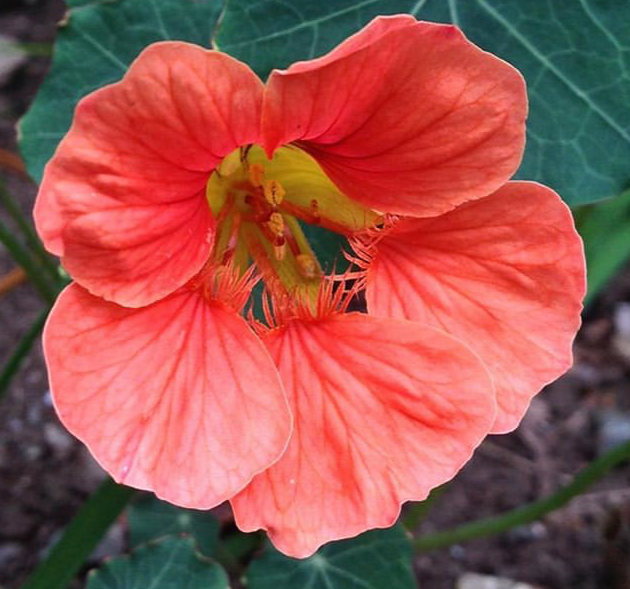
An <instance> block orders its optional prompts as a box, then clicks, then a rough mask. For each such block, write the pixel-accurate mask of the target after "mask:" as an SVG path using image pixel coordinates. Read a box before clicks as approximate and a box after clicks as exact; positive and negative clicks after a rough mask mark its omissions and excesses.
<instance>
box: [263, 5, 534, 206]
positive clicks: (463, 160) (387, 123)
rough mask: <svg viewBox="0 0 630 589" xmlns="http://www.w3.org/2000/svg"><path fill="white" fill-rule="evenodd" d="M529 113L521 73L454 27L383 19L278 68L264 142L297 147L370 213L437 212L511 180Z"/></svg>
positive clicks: (268, 95) (270, 87)
mask: <svg viewBox="0 0 630 589" xmlns="http://www.w3.org/2000/svg"><path fill="white" fill-rule="evenodd" d="M526 114H527V95H526V91H525V83H524V80H523V78H522V76H521V75H520V73H519V72H518V71H517V70H516V69H514V68H513V67H512V66H511V65H509V64H507V63H506V62H504V61H502V60H500V59H499V58H497V57H495V56H494V55H491V54H489V53H485V52H484V51H482V50H481V49H479V48H478V47H476V46H475V45H473V44H472V43H470V42H469V41H468V40H467V39H466V38H465V37H464V36H463V34H462V33H461V31H460V30H459V29H457V28H456V27H453V26H450V25H439V24H433V23H427V22H418V21H416V20H415V19H414V18H412V17H410V16H392V17H379V18H377V19H375V20H374V21H372V23H371V24H369V25H368V26H367V27H366V28H364V29H363V30H362V31H360V32H359V33H357V34H356V35H354V36H353V37H351V38H350V39H348V40H347V41H345V42H344V43H342V44H341V45H340V46H339V47H337V48H336V49H335V50H333V51H332V52H331V53H329V54H328V55H326V56H324V57H321V58H319V59H315V60H312V61H308V62H299V63H297V64H295V65H292V66H291V67H289V68H288V69H287V70H283V71H274V72H272V74H271V76H270V78H269V81H268V83H267V88H266V90H265V99H264V106H263V135H264V146H265V149H266V150H267V152H268V153H271V152H272V151H273V150H274V149H276V148H277V147H279V146H280V145H282V144H286V143H290V142H297V145H298V146H299V147H301V148H302V149H304V150H306V151H308V152H309V153H310V154H311V155H312V156H313V157H314V158H315V159H316V160H317V161H318V162H319V164H320V165H321V166H322V168H323V169H324V171H325V172H326V173H327V174H328V175H329V176H330V178H331V179H332V180H333V182H334V183H335V184H336V185H337V186H338V187H339V189H340V190H341V191H342V192H344V193H345V194H346V195H348V196H349V197H350V198H352V199H354V200H356V201H358V202H360V203H361V204H363V205H365V206H368V207H370V208H373V209H376V210H378V211H381V212H386V213H399V214H407V215H411V216H418V217H424V216H433V215H437V214H440V213H443V212H445V211H448V210H450V209H452V208H454V207H455V206H457V205H459V204H461V203H463V202H466V201H468V200H473V199H476V198H480V197H482V196H485V195H487V194H489V193H490V192H492V191H493V190H496V189H497V188H499V186H501V185H502V184H503V183H505V182H506V181H507V180H508V179H509V178H510V177H511V176H512V174H513V173H514V172H515V171H516V168H517V167H518V165H519V163H520V160H521V157H522V153H523V148H524V143H525V117H526Z"/></svg>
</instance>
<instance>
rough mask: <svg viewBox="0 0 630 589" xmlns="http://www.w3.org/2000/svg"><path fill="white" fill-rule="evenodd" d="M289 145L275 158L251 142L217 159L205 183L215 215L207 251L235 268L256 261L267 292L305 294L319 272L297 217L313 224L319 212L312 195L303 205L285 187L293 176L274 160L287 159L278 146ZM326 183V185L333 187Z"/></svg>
mask: <svg viewBox="0 0 630 589" xmlns="http://www.w3.org/2000/svg"><path fill="white" fill-rule="evenodd" d="M294 149H295V148H281V149H280V150H278V151H279V152H281V153H279V154H277V155H274V160H276V161H275V163H274V160H269V159H268V158H267V157H266V156H265V153H264V151H263V150H262V148H260V147H259V146H257V145H252V146H247V147H241V148H239V149H237V150H235V151H233V152H232V153H230V154H229V155H228V156H227V157H225V158H224V159H223V161H222V162H221V164H220V165H219V166H218V167H217V169H216V170H215V172H214V173H213V174H212V176H211V177H210V180H209V181H208V186H207V198H208V203H209V205H210V208H211V210H212V213H213V215H214V216H215V219H216V221H217V237H216V242H215V247H214V252H213V256H214V260H215V261H216V262H217V263H220V264H227V263H229V262H232V263H234V265H235V266H236V267H237V268H238V269H239V271H240V272H241V274H243V273H245V272H246V271H247V269H248V267H249V266H250V265H251V264H252V263H254V264H256V266H257V267H258V269H259V270H260V272H261V274H262V278H263V280H264V282H265V283H266V286H267V288H268V289H269V290H271V291H272V293H275V294H289V295H293V294H295V291H296V290H302V291H306V293H307V294H308V295H309V297H308V298H311V297H313V296H316V293H317V291H318V290H319V287H320V284H321V281H322V279H323V275H324V274H323V271H322V268H321V266H320V264H319V262H318V260H317V257H316V256H315V253H314V252H313V250H312V249H311V247H310V245H309V243H308V241H307V239H306V237H305V235H304V232H303V231H302V228H301V227H300V223H299V222H298V218H301V219H302V220H303V221H306V222H310V223H316V224H317V223H319V222H320V217H319V214H318V200H317V198H311V199H310V202H309V205H308V209H307V211H304V207H303V204H304V203H303V202H302V201H303V198H302V195H301V194H299V193H298V191H296V190H291V188H293V186H294V184H295V180H294V179H293V178H291V175H290V174H287V171H288V169H289V168H288V167H287V166H284V167H283V166H281V165H280V166H279V165H278V160H282V161H284V160H287V162H288V161H293V160H294V159H295V158H294V157H292V156H293V154H292V153H288V154H287V153H282V151H283V150H285V151H289V152H291V151H293V150H294ZM295 150H296V151H299V150H297V149H295ZM304 156H306V154H304ZM301 157H303V156H301ZM306 157H307V158H308V159H309V160H311V161H313V162H314V160H312V158H310V157H309V156H306ZM314 165H317V164H314ZM318 168H319V166H318ZM294 171H295V170H294ZM320 173H321V175H322V176H323V177H324V179H325V181H327V182H329V183H330V181H329V180H328V179H327V178H326V177H325V175H324V174H323V172H321V170H320ZM285 178H286V179H287V182H286V184H287V185H286V186H285ZM320 181H322V179H321V178H320ZM330 185H331V186H330V187H327V188H332V189H333V190H335V188H334V185H332V183H330ZM278 290H279V291H280V293H278Z"/></svg>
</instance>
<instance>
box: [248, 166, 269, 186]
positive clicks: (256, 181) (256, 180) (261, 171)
mask: <svg viewBox="0 0 630 589" xmlns="http://www.w3.org/2000/svg"><path fill="white" fill-rule="evenodd" d="M247 174H248V176H249V183H250V184H251V185H252V186H253V187H254V188H260V187H261V186H262V185H263V178H264V177H265V168H263V167H262V164H252V165H251V166H249V170H248V171H247Z"/></svg>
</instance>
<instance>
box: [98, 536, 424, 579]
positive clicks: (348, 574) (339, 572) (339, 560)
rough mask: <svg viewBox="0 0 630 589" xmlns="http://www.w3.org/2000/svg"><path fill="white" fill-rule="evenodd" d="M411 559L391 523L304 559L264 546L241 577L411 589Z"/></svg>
mask: <svg viewBox="0 0 630 589" xmlns="http://www.w3.org/2000/svg"><path fill="white" fill-rule="evenodd" d="M411 557H412V549H411V543H410V542H409V540H408V538H407V536H406V535H405V532H404V531H403V529H402V528H401V527H400V526H395V527H393V528H389V529H387V530H373V531H371V532H367V533H365V534H362V535H361V536H358V537H356V538H353V539H351V540H344V541H341V542H333V543H331V544H327V545H326V546H324V547H322V548H321V549H320V550H319V551H318V552H317V553H316V554H314V555H313V556H311V557H310V558H306V559H303V560H297V559H294V558H288V557H286V556H284V555H282V554H280V553H279V552H277V551H276V550H274V549H273V548H271V547H269V548H268V549H267V550H266V551H265V552H264V554H263V555H262V556H261V557H260V558H258V559H256V560H254V561H253V562H252V563H251V565H250V566H249V569H248V570H247V574H246V581H247V586H248V588H249V589H278V588H279V587H282V589H304V588H305V587H308V588H309V589H414V588H415V587H416V584H415V581H414V576H413V572H412V568H411ZM88 589H91V588H88Z"/></svg>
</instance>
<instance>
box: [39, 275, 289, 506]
mask: <svg viewBox="0 0 630 589" xmlns="http://www.w3.org/2000/svg"><path fill="white" fill-rule="evenodd" d="M44 351H45V355H46V362H47V366H48V373H49V378H50V386H51V390H52V395H53V401H54V404H55V408H56V409H57V413H58V414H59V417H60V419H61V420H62V422H63V423H64V425H65V426H66V427H67V428H68V429H69V430H70V431H71V432H72V433H73V434H74V435H76V436H77V437H78V438H80V439H81V440H82V441H83V442H85V444H86V445H87V446H88V447H89V448H90V450H91V452H92V454H93V455H94V457H95V458H96V460H97V461H98V462H99V463H100V464H101V466H103V468H105V470H107V471H108V472H109V473H110V474H111V475H112V476H113V477H114V478H115V479H116V480H117V481H120V482H124V483H125V484H128V485H131V486H133V487H138V488H140V489H147V490H151V491H154V492H155V493H156V494H157V495H158V496H159V497H161V498H163V499H166V500H167V501H170V502H172V503H176V504H178V505H182V506H185V507H194V508H198V509H207V508H210V507H213V506H215V505H217V504H219V503H221V502H222V501H224V500H226V499H228V498H229V497H231V496H232V495H234V493H236V492H237V491H239V490H240V489H241V488H242V487H243V486H244V485H245V484H246V483H247V482H248V481H249V480H250V479H251V478H252V476H254V475H255V474H256V473H258V472H260V471H261V470H263V469H264V468H266V467H267V466H269V465H270V464H271V463H272V462H274V461H275V460H276V459H277V458H278V457H279V456H280V454H281V453H282V452H283V450H284V448H285V446H286V443H287V439H288V436H289V434H290V430H291V417H290V413H289V409H288V406H287V402H286V398H285V395H284V392H283V389H282V385H281V383H280V380H279V377H278V373H277V371H276V368H275V366H274V364H273V362H272V360H271V358H270V357H269V354H268V352H267V351H266V350H265V348H264V346H263V344H262V343H261V342H260V340H259V339H258V338H257V337H256V336H255V335H254V334H253V333H252V332H251V330H250V329H249V328H248V326H247V324H246V323H245V321H244V319H243V318H242V317H240V316H239V315H237V314H236V312H234V311H232V310H231V309H229V308H228V307H227V306H225V305H224V304H223V303H220V302H208V301H206V300H205V299H204V298H203V297H202V296H200V294H199V293H198V292H190V291H179V292H178V293H175V294H173V295H171V296H170V297H167V298H166V299H163V300H161V301H158V302H157V303H154V304H152V305H150V306H148V307H144V308H142V309H129V308H125V307H120V306H118V305H116V304H114V303H108V302H105V301H102V300H101V299H98V298H96V297H94V296H92V295H90V294H89V293H88V292H87V291H85V290H84V289H83V288H81V287H80V286H78V285H76V284H74V285H71V286H69V287H68V288H67V289H66V290H65V291H64V292H63V293H62V294H61V296H60V297H59V300H58V301H57V303H56V305H55V307H54V308H53V311H52V313H51V315H50V318H49V320H48V323H47V325H46V329H45V332H44Z"/></svg>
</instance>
